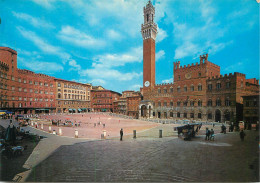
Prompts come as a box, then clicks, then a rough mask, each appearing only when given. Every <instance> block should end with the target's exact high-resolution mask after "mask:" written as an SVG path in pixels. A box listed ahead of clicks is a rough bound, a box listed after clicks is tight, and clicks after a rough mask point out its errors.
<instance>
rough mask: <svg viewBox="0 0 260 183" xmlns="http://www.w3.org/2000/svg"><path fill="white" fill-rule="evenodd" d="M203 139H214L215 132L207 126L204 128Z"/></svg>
mask: <svg viewBox="0 0 260 183" xmlns="http://www.w3.org/2000/svg"><path fill="white" fill-rule="evenodd" d="M205 140H215V134H214V130H213V129H211V130H209V128H206V138H205Z"/></svg>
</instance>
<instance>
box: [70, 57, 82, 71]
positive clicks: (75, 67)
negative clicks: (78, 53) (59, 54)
mask: <svg viewBox="0 0 260 183" xmlns="http://www.w3.org/2000/svg"><path fill="white" fill-rule="evenodd" d="M69 66H72V68H71V69H70V70H76V71H77V70H80V69H81V66H80V65H79V64H77V62H76V61H75V60H70V61H69Z"/></svg>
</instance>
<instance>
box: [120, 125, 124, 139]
mask: <svg viewBox="0 0 260 183" xmlns="http://www.w3.org/2000/svg"><path fill="white" fill-rule="evenodd" d="M123 135H124V132H123V128H121V130H120V140H121V141H122V140H123Z"/></svg>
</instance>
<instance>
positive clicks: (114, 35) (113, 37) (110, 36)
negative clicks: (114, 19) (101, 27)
mask: <svg viewBox="0 0 260 183" xmlns="http://www.w3.org/2000/svg"><path fill="white" fill-rule="evenodd" d="M106 36H107V38H108V39H111V40H115V41H121V40H122V39H123V36H122V35H121V34H120V33H119V32H117V31H115V30H113V29H109V30H107V31H106Z"/></svg>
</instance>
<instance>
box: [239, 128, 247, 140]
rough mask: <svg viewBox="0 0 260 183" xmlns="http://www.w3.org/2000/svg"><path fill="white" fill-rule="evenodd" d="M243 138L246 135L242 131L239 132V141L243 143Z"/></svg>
mask: <svg viewBox="0 0 260 183" xmlns="http://www.w3.org/2000/svg"><path fill="white" fill-rule="evenodd" d="M245 136H246V134H245V132H244V130H241V132H240V139H241V141H244V138H245Z"/></svg>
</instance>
